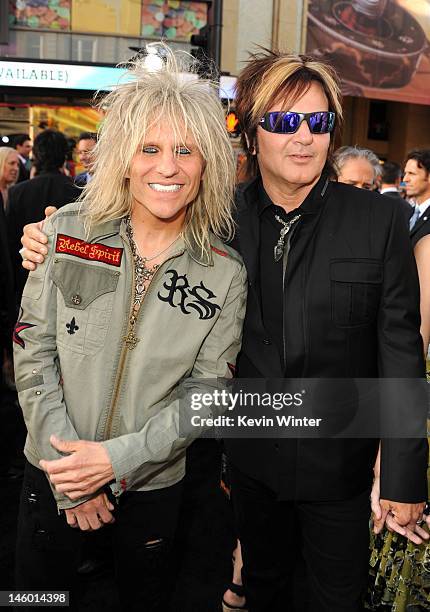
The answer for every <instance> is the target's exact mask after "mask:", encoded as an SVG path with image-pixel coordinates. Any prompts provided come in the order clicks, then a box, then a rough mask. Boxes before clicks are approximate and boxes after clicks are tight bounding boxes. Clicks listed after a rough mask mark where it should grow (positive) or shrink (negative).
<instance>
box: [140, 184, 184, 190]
mask: <svg viewBox="0 0 430 612" xmlns="http://www.w3.org/2000/svg"><path fill="white" fill-rule="evenodd" d="M148 184H149V186H150V187H151V189H153V190H154V191H167V192H169V191H179V190H180V188H181V187H182V185H178V184H174V185H160V183H148Z"/></svg>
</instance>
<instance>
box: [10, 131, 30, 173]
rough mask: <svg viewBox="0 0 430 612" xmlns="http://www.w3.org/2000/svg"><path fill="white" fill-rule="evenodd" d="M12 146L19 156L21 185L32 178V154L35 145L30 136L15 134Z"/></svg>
mask: <svg viewBox="0 0 430 612" xmlns="http://www.w3.org/2000/svg"><path fill="white" fill-rule="evenodd" d="M12 144H13V146H14V148H15V149H16V151H17V153H18V155H19V176H18V180H17V183H21V182H22V181H27V180H28V179H29V178H30V167H31V162H30V153H31V150H32V148H33V144H32V142H31V138H30V136H29V135H28V134H15V135H14V136H13V139H12Z"/></svg>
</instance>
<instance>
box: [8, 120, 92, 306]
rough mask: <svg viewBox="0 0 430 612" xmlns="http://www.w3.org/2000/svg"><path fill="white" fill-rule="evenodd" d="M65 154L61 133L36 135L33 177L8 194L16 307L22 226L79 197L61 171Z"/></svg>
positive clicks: (21, 281) (22, 276) (21, 278)
mask: <svg viewBox="0 0 430 612" xmlns="http://www.w3.org/2000/svg"><path fill="white" fill-rule="evenodd" d="M66 153H67V140H66V138H65V137H64V135H63V134H62V133H61V132H56V131H54V130H44V131H43V132H40V134H38V135H37V136H36V138H35V139H34V151H33V154H34V164H35V166H36V170H37V175H36V176H35V178H33V179H31V180H28V181H23V182H22V183H19V184H18V185H14V186H13V187H11V188H10V190H9V206H8V216H7V227H8V235H9V248H10V254H11V259H12V266H13V269H14V275H15V291H16V294H17V295H16V298H17V304H20V302H21V295H22V290H23V288H24V285H25V282H26V280H27V276H28V272H27V271H26V270H24V269H23V268H22V266H21V263H22V260H21V257H20V255H19V250H20V247H21V241H20V238H21V235H22V231H23V228H24V225H26V224H27V223H32V222H34V221H37V220H39V219H40V218H41V217H43V216H44V210H45V207H46V206H51V205H52V206H56V207H57V208H59V207H61V206H64V205H65V204H68V203H69V202H73V201H74V200H76V198H77V197H79V195H80V190H79V189H78V187H76V186H75V185H74V184H73V181H72V180H71V179H70V178H69V177H67V176H65V175H64V174H63V173H62V171H61V170H62V167H63V164H64V161H65V159H66Z"/></svg>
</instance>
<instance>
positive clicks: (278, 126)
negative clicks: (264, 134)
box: [262, 111, 300, 134]
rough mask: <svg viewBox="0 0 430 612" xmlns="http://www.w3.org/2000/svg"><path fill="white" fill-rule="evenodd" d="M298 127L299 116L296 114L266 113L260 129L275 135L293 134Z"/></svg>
mask: <svg viewBox="0 0 430 612" xmlns="http://www.w3.org/2000/svg"><path fill="white" fill-rule="evenodd" d="M299 125H300V115H299V114H298V113H288V112H280V111H279V112H278V111H274V112H272V113H266V115H265V116H264V122H263V125H262V127H264V128H265V129H266V130H268V131H269V132H274V133H275V134H293V133H294V132H296V131H297V129H298V127H299Z"/></svg>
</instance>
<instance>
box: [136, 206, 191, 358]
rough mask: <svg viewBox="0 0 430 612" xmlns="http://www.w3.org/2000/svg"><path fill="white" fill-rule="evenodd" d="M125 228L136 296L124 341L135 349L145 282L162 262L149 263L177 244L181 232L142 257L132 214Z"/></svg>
mask: <svg viewBox="0 0 430 612" xmlns="http://www.w3.org/2000/svg"><path fill="white" fill-rule="evenodd" d="M125 229H126V234H127V237H128V239H129V241H130V247H131V253H132V255H133V261H134V270H135V277H134V298H133V308H132V311H131V315H130V328H129V332H128V334H127V336H124V342H125V343H126V345H127V347H128V348H129V349H130V350H131V349H134V348H135V346H136V345H137V343H138V342H139V338H137V337H136V335H135V333H134V327H135V325H136V320H137V313H138V312H139V308H140V306H141V304H142V302H143V297H144V294H145V290H146V287H145V283H146V282H147V281H151V280H152V277H153V276H154V274H155V273H156V271H157V270H158V268H159V267H160V264H155V265H154V266H152V267H148V266H147V263H148V262H149V261H153V260H154V259H157V257H160V255H163V253H165V252H166V251H168V250H169V249H170V248H171V247H172V246H173V245H174V244H175V242H176V241H177V240H178V239H179V236H180V235H181V234H178V235H177V236H176V238H175V239H174V240H173V242H171V243H170V244H169V245H168V246H167V247H166V248H164V249H163V250H162V251H159V252H158V253H156V254H155V255H152V256H151V257H142V255H141V254H140V253H139V249H138V247H137V244H136V242H135V240H134V237H133V227H132V225H131V218H130V216H127V218H126V224H125Z"/></svg>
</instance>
